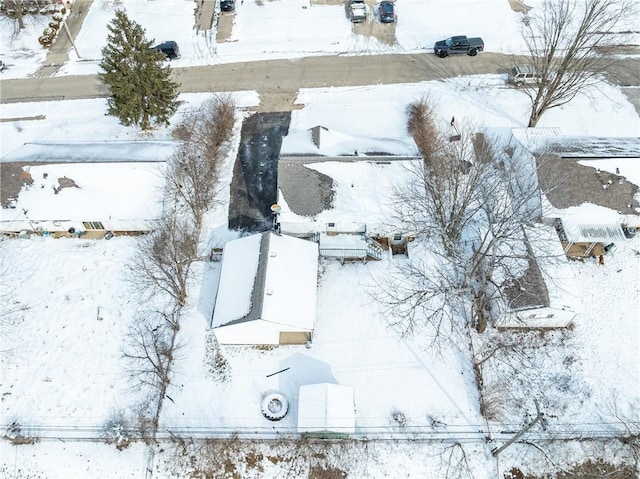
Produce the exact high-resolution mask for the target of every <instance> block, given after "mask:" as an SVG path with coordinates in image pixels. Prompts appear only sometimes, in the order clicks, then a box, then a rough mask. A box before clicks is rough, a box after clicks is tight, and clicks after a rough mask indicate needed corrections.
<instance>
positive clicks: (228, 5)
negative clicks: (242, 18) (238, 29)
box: [220, 0, 236, 12]
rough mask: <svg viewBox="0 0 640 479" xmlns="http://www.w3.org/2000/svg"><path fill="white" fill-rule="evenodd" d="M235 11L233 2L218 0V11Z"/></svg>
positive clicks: (231, 0) (232, 0) (230, 0)
mask: <svg viewBox="0 0 640 479" xmlns="http://www.w3.org/2000/svg"><path fill="white" fill-rule="evenodd" d="M235 9H236V2H234V0H220V10H221V11H223V12H233V11H234V10H235Z"/></svg>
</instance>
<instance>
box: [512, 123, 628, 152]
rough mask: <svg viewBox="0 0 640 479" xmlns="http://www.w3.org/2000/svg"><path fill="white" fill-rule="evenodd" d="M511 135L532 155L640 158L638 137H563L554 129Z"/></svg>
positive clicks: (515, 131) (520, 130)
mask: <svg viewBox="0 0 640 479" xmlns="http://www.w3.org/2000/svg"><path fill="white" fill-rule="evenodd" d="M512 133H513V136H514V138H515V139H516V140H518V141H519V142H520V143H521V144H522V145H523V146H524V147H525V148H527V149H528V150H530V151H531V152H534V153H536V152H539V151H542V150H544V151H548V152H552V153H555V154H556V155H558V156H560V157H561V158H640V137H633V136H631V137H628V136H625V137H599V136H577V135H573V136H571V135H563V134H562V132H561V130H560V128H557V127H535V128H514V129H513V130H512Z"/></svg>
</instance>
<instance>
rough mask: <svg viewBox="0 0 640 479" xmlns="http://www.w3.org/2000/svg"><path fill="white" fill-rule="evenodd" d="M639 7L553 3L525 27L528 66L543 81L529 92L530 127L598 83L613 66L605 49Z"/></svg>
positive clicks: (611, 0)
mask: <svg viewBox="0 0 640 479" xmlns="http://www.w3.org/2000/svg"><path fill="white" fill-rule="evenodd" d="M636 10H637V9H636V6H635V5H634V4H633V2H631V1H629V0H547V1H545V2H544V4H543V6H542V8H541V10H540V11H539V12H536V10H534V11H533V14H530V15H529V16H528V17H527V20H526V21H525V22H524V23H523V30H522V33H523V38H524V41H525V44H526V48H527V50H528V62H529V64H530V66H531V67H532V68H533V71H534V72H536V74H537V75H539V78H538V80H537V85H536V87H535V88H532V89H525V90H524V91H525V92H526V94H527V95H528V96H529V98H530V100H531V114H530V116H529V126H530V127H534V126H536V125H537V123H538V121H539V120H540V118H541V117H542V115H543V114H544V113H545V112H546V111H547V110H549V109H551V108H556V107H558V106H561V105H564V104H565V103H568V102H569V101H571V100H572V99H573V98H574V97H575V96H576V95H577V94H578V93H580V92H581V91H583V90H585V88H587V87H588V86H590V85H592V84H593V83H595V81H597V80H598V78H600V76H601V74H602V72H603V71H605V70H606V67H607V65H608V64H610V63H611V62H610V61H607V60H606V58H605V57H604V56H603V53H604V49H605V48H606V47H610V46H611V45H612V44H613V43H614V42H615V35H616V34H619V33H620V32H618V31H616V30H617V29H618V28H619V27H620V26H621V24H622V23H623V21H624V20H625V19H626V18H633V15H634V12H635V11H636Z"/></svg>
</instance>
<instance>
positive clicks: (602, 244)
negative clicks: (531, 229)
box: [553, 218, 625, 258]
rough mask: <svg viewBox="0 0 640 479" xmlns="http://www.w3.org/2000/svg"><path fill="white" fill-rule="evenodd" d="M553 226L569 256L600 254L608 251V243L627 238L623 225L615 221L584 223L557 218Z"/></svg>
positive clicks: (565, 252) (580, 256)
mask: <svg viewBox="0 0 640 479" xmlns="http://www.w3.org/2000/svg"><path fill="white" fill-rule="evenodd" d="M553 226H554V228H555V229H556V232H557V233H558V237H559V238H560V242H561V243H562V249H563V251H564V254H566V255H567V256H568V257H569V258H584V257H590V256H600V255H603V254H605V253H606V252H607V249H606V247H607V245H610V244H612V243H613V244H615V242H623V241H624V240H625V236H624V230H623V229H622V226H621V225H620V224H619V223H615V222H609V223H582V222H579V221H571V220H568V219H566V218H562V219H561V218H556V219H555V220H554V221H553Z"/></svg>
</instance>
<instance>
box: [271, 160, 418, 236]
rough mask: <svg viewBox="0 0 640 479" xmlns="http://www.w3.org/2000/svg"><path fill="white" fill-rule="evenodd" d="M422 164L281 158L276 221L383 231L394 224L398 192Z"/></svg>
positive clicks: (414, 162)
mask: <svg viewBox="0 0 640 479" xmlns="http://www.w3.org/2000/svg"><path fill="white" fill-rule="evenodd" d="M421 162H422V160H421V159H419V158H414V159H406V158H405V159H402V160H400V159H382V158H379V157H378V158H375V159H367V158H366V157H358V158H357V159H354V160H353V161H345V160H344V159H342V160H335V161H319V162H318V161H313V160H311V159H306V160H305V159H304V158H296V159H291V160H290V159H288V158H287V159H282V158H281V159H280V161H279V164H278V204H279V205H280V206H281V207H282V210H281V212H280V215H279V220H280V222H281V223H282V224H287V225H289V224H293V223H318V224H322V225H324V226H325V227H326V225H327V224H329V223H333V224H352V223H354V222H355V223H357V224H359V225H363V226H366V229H367V231H369V232H372V231H375V230H386V229H388V228H387V227H386V225H390V224H391V223H393V219H392V218H393V215H394V213H395V208H394V202H395V201H394V200H395V191H396V188H397V187H398V186H399V185H400V184H402V183H403V182H405V181H408V180H410V179H411V178H412V173H411V171H412V169H414V168H416V167H419V165H420V164H421ZM284 170H286V171H284ZM297 170H301V171H299V172H296V171H297ZM322 230H323V231H324V229H322Z"/></svg>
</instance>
